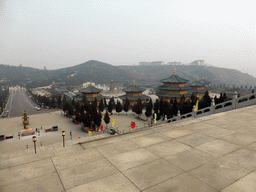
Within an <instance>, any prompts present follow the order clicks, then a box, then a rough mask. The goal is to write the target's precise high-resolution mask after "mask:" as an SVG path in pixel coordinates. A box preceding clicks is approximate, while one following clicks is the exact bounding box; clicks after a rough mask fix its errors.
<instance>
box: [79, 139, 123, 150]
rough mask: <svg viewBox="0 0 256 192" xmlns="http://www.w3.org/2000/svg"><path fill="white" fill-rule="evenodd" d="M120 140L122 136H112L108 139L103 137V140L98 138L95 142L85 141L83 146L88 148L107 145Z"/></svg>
mask: <svg viewBox="0 0 256 192" xmlns="http://www.w3.org/2000/svg"><path fill="white" fill-rule="evenodd" d="M120 141H122V139H121V137H111V138H108V139H102V140H98V141H94V142H88V143H84V144H81V146H82V147H83V148H84V149H88V148H92V147H98V146H102V145H106V144H109V143H115V142H120Z"/></svg>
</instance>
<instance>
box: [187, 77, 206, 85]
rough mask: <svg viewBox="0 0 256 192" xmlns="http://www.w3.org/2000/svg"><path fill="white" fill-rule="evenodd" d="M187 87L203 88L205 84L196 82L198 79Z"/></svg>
mask: <svg viewBox="0 0 256 192" xmlns="http://www.w3.org/2000/svg"><path fill="white" fill-rule="evenodd" d="M189 86H191V87H204V86H205V84H204V83H202V82H200V81H198V78H197V80H196V81H194V82H192V83H190V84H189Z"/></svg>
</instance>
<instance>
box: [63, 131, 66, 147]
mask: <svg viewBox="0 0 256 192" xmlns="http://www.w3.org/2000/svg"><path fill="white" fill-rule="evenodd" d="M65 134H66V133H65V131H62V137H63V147H65Z"/></svg>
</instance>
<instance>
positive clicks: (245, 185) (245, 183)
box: [222, 173, 256, 192]
mask: <svg viewBox="0 0 256 192" xmlns="http://www.w3.org/2000/svg"><path fill="white" fill-rule="evenodd" d="M255 183H256V173H250V174H249V175H246V176H245V177H243V178H242V179H240V180H239V181H237V182H235V183H233V184H231V185H229V186H228V187H226V188H225V189H223V190H222V192H246V191H256V184H255Z"/></svg>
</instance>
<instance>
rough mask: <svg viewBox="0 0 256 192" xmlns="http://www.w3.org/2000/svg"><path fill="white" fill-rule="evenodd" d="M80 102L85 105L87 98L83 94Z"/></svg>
mask: <svg viewBox="0 0 256 192" xmlns="http://www.w3.org/2000/svg"><path fill="white" fill-rule="evenodd" d="M82 102H83V104H87V98H86V96H85V95H84V94H83V98H82Z"/></svg>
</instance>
